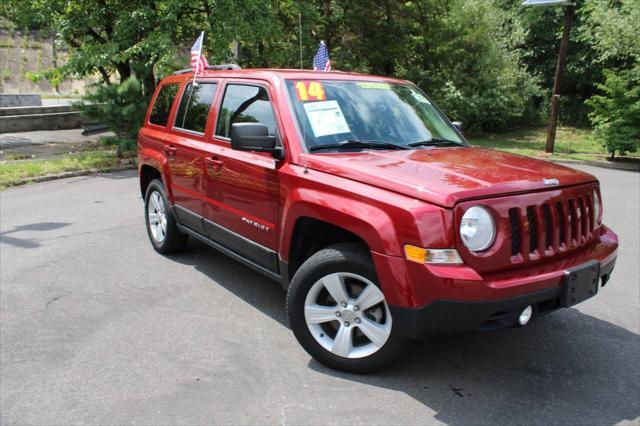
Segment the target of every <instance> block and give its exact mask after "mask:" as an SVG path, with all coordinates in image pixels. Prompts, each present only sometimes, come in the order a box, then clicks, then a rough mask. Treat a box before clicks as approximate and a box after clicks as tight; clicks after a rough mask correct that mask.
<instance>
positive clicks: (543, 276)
mask: <svg viewBox="0 0 640 426" xmlns="http://www.w3.org/2000/svg"><path fill="white" fill-rule="evenodd" d="M617 248H618V238H617V236H616V234H615V233H614V232H613V231H611V230H610V229H608V228H606V227H605V226H603V227H602V230H601V233H600V236H599V237H598V238H597V239H596V240H595V241H594V242H593V243H592V244H590V245H589V246H587V247H584V249H582V250H580V251H579V252H575V253H572V254H569V255H566V256H561V257H560V256H559V257H555V258H551V259H549V260H548V261H546V262H539V263H535V264H532V265H529V266H527V267H521V268H515V269H507V270H505V271H501V272H495V273H491V274H484V275H480V274H478V273H477V272H476V271H474V270H473V269H472V268H470V267H468V266H465V265H459V266H455V265H443V266H440V265H423V264H418V263H414V262H409V261H406V260H404V259H402V258H397V257H390V256H383V255H380V254H378V253H372V254H373V259H374V263H375V265H376V270H377V272H378V278H379V279H380V284H381V286H382V290H383V292H384V293H385V297H386V298H387V302H388V303H389V307H390V310H391V313H392V316H393V321H394V327H397V328H398V329H399V330H400V331H401V333H402V334H404V335H405V336H407V337H412V338H415V339H421V338H422V337H424V335H426V334H428V333H429V332H431V331H437V330H444V331H447V330H450V331H454V330H458V331H460V330H488V329H496V328H501V327H508V326H512V325H515V324H516V319H517V316H518V314H519V313H520V312H521V311H522V310H523V309H524V308H525V307H526V306H528V305H532V306H533V307H534V310H535V312H534V317H535V316H538V315H540V314H543V313H547V312H550V311H553V310H555V309H558V308H560V307H561V306H562V305H561V303H560V296H561V294H562V288H563V283H564V276H565V271H567V270H569V269H572V268H575V267H578V266H580V265H583V264H586V263H589V262H593V261H597V262H598V263H599V265H600V283H601V285H604V284H606V282H607V281H608V279H609V276H610V274H611V271H612V270H613V267H614V265H615V261H616V257H617Z"/></svg>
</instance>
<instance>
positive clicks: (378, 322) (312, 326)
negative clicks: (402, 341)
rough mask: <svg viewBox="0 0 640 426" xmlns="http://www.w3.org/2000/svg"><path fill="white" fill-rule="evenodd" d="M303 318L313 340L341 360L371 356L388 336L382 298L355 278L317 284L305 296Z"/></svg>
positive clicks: (372, 286)
mask: <svg viewBox="0 0 640 426" xmlns="http://www.w3.org/2000/svg"><path fill="white" fill-rule="evenodd" d="M304 317H305V321H306V324H307V327H308V328H309V331H310V332H311V335H312V336H313V338H314V339H315V340H316V341H317V342H318V343H319V344H320V345H321V346H322V347H323V348H325V349H326V350H328V351H329V352H331V353H333V354H334V355H337V356H340V357H344V358H363V357H366V356H369V355H372V354H374V353H376V352H377V351H378V350H380V349H381V348H382V347H383V346H384V344H385V343H386V342H387V340H388V339H389V336H390V335H391V326H392V324H391V314H390V312H389V307H388V306H387V303H386V301H385V298H384V294H383V293H382V291H381V290H380V288H378V286H376V285H375V284H374V283H372V282H371V281H369V280H368V279H366V278H364V277H362V276H360V275H357V274H352V273H346V272H337V273H333V274H329V275H327V276H325V277H323V278H321V279H320V280H318V281H317V282H316V283H315V284H314V285H313V286H312V287H311V289H310V290H309V292H308V293H307V297H306V299H305V304H304Z"/></svg>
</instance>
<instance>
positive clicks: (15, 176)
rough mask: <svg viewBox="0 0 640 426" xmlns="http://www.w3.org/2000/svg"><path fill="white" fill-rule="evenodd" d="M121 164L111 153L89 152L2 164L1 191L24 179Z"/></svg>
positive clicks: (0, 171) (0, 168)
mask: <svg viewBox="0 0 640 426" xmlns="http://www.w3.org/2000/svg"><path fill="white" fill-rule="evenodd" d="M118 164H120V159H119V158H117V157H116V155H115V153H114V152H111V151H87V152H82V153H79V154H65V155H63V156H61V158H55V159H49V160H26V161H3V162H0V190H2V189H6V188H8V187H10V186H14V185H17V184H18V183H20V182H21V181H22V180H24V179H28V178H35V177H39V176H46V175H55V174H59V173H63V172H72V171H84V170H91V169H106V168H109V167H112V166H115V165H118Z"/></svg>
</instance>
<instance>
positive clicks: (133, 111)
mask: <svg viewBox="0 0 640 426" xmlns="http://www.w3.org/2000/svg"><path fill="white" fill-rule="evenodd" d="M76 106H77V107H79V108H80V111H81V112H82V114H83V115H84V116H86V117H87V118H89V119H90V120H93V121H95V122H100V123H103V124H105V125H107V126H108V127H109V128H110V129H111V130H112V131H113V132H114V133H115V134H116V137H117V138H116V140H117V141H118V142H119V144H118V145H117V148H118V154H119V153H120V151H121V150H126V149H127V148H131V147H132V146H135V140H136V137H137V135H138V129H139V128H140V123H142V121H143V119H144V116H145V113H146V110H147V101H146V100H145V98H144V96H143V93H142V86H141V84H140V82H139V81H138V79H137V78H136V77H129V78H127V79H126V80H125V81H123V82H122V83H114V84H105V85H101V86H99V87H98V88H97V90H96V91H95V92H92V93H89V94H87V95H86V96H85V97H84V99H83V101H82V102H79V103H77V104H76Z"/></svg>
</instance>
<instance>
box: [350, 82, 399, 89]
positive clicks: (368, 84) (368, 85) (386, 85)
mask: <svg viewBox="0 0 640 426" xmlns="http://www.w3.org/2000/svg"><path fill="white" fill-rule="evenodd" d="M356 85H357V86H358V87H360V88H362V89H378V90H391V85H390V84H389V83H373V82H370V81H368V82H358V83H356Z"/></svg>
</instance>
